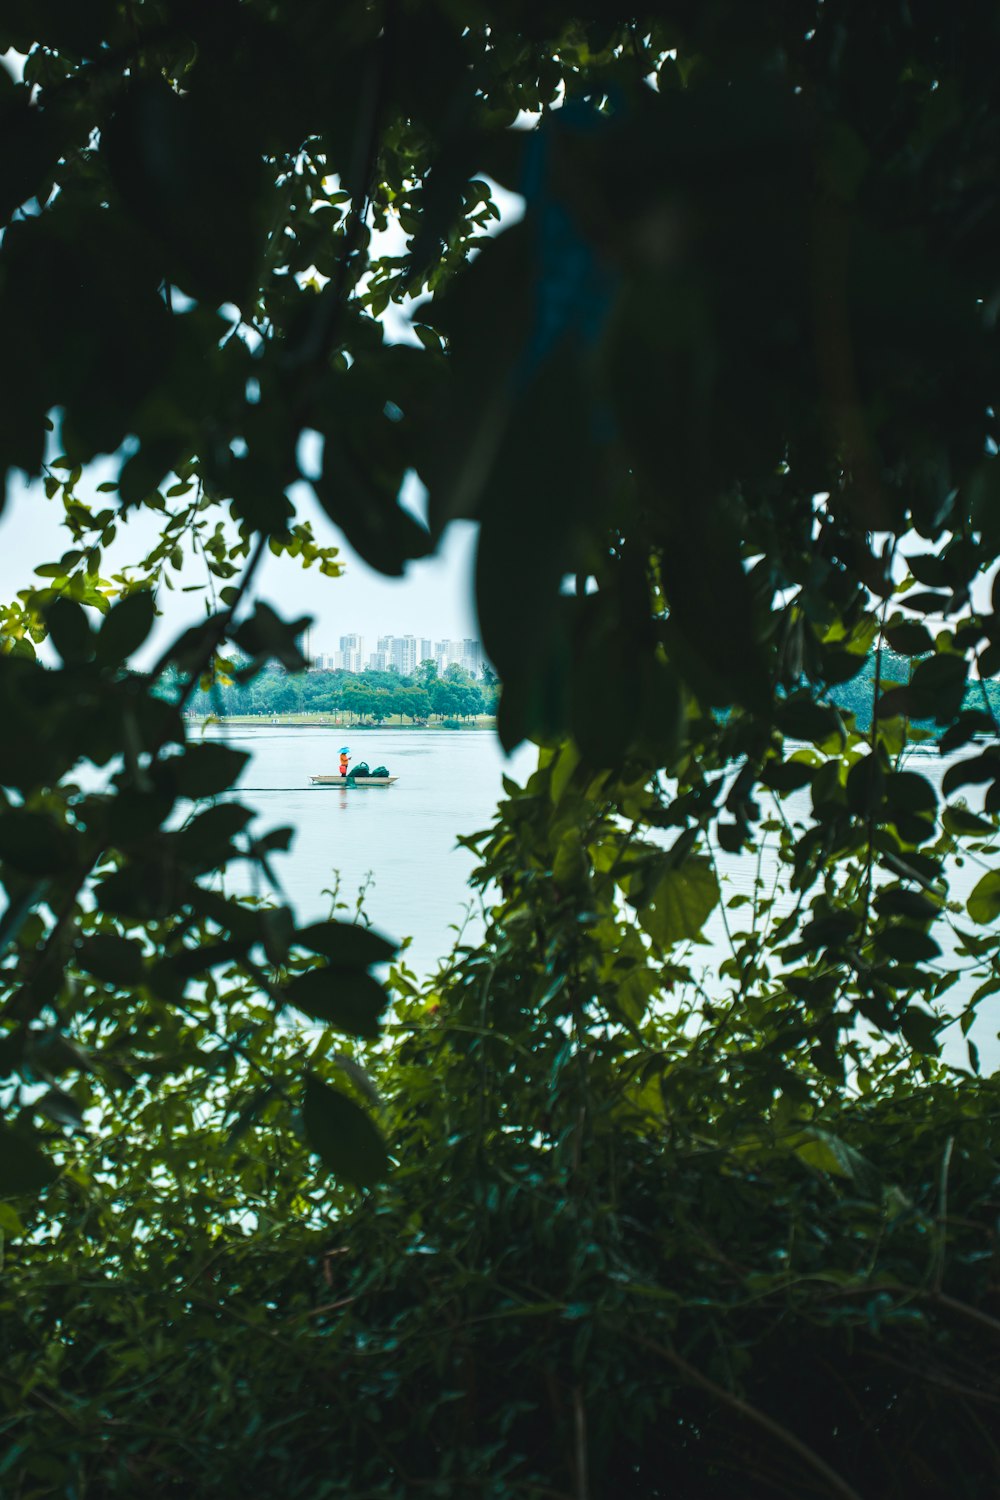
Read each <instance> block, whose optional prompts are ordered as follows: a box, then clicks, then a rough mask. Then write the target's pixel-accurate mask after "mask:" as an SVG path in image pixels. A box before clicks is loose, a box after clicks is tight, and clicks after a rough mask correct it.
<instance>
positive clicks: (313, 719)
mask: <svg viewBox="0 0 1000 1500" xmlns="http://www.w3.org/2000/svg"><path fill="white" fill-rule="evenodd" d="M185 717H186V718H187V719H188V722H189V723H193V724H197V725H200V727H201V728H203V729H204V728H206V727H208V726H210V725H212V724H226V725H238V726H245V727H246V728H248V729H249V728H261V729H275V728H279V729H280V728H284V729H338V730H341V731H344V732H346V731H348V730H349V731H350V732H351V734H367V733H368V732H370V731H374V730H380V729H391V730H392V731H393V732H395V731H396V730H399V729H405V730H416V731H417V732H418V733H421V734H423V733H426V732H427V731H428V730H434V731H437V730H442V729H443V730H445V731H446V732H447V733H448V734H463V733H475V732H477V731H481V730H484V729H491V730H492V729H496V723H497V721H496V716H495V715H494V714H479V715H477V717H476V718H474V719H469V720H456V719H444V718H439V719H435V720H431V721H429V722H428V723H426V724H419V723H418V724H412V723H411V724H406V723H403V722H402V721H401V720H400V718H399V717H398V716H397V715H394V716H393V718H392V719H383V721H382V722H381V723H380V724H371V723H362V722H361V721H360V720H359V721H356V722H354V721H350V720H348V719H346V718H343V717H341V716H340V715H337V714H316V713H312V714H309V713H299V714H294V713H293V714H187V715H186V716H185Z"/></svg>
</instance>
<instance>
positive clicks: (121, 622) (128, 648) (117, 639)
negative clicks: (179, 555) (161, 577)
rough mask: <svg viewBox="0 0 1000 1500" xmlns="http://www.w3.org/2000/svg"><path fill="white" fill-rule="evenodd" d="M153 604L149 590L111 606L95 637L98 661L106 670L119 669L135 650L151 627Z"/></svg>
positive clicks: (127, 596) (129, 595) (154, 606)
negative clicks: (110, 668) (108, 668)
mask: <svg viewBox="0 0 1000 1500" xmlns="http://www.w3.org/2000/svg"><path fill="white" fill-rule="evenodd" d="M155 618H156V605H155V603H154V601H153V595H152V593H151V592H150V590H149V589H141V590H139V591H138V592H137V593H134V594H128V595H126V597H125V598H124V599H120V600H119V601H118V603H117V604H113V605H112V607H111V608H110V609H109V610H108V613H107V614H106V615H105V617H104V619H103V621H102V623H101V628H100V631H99V632H98V636H97V643H96V652H97V660H98V661H99V662H100V663H101V665H102V666H105V667H120V666H121V665H122V664H123V663H124V662H126V661H127V660H128V658H129V657H130V656H131V655H132V653H133V651H137V650H138V649H139V647H140V646H141V645H142V643H143V641H145V639H146V637H147V636H148V635H149V632H150V631H151V630H152V628H153V621H154V620H155Z"/></svg>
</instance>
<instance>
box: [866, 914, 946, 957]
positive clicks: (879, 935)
mask: <svg viewBox="0 0 1000 1500" xmlns="http://www.w3.org/2000/svg"><path fill="white" fill-rule="evenodd" d="M875 946H876V947H877V948H879V949H880V950H881V951H882V952H883V953H887V954H888V955H889V957H890V958H895V959H898V960H899V961H900V962H901V963H923V962H924V961H925V960H926V959H930V958H937V957H938V956H939V955H940V952H941V949H940V948H939V947H938V945H937V943H936V942H935V941H934V939H933V938H932V937H931V936H930V934H929V933H926V932H921V931H920V929H919V927H906V926H904V925H903V924H902V923H895V922H894V923H892V924H890V925H889V926H888V927H883V928H882V929H881V931H879V932H876V933H875Z"/></svg>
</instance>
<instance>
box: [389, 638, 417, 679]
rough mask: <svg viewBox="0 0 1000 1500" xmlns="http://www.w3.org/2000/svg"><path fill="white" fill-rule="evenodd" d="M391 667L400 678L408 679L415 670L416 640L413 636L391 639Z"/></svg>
mask: <svg viewBox="0 0 1000 1500" xmlns="http://www.w3.org/2000/svg"><path fill="white" fill-rule="evenodd" d="M392 665H393V666H394V667H395V669H396V671H397V672H398V673H399V675H400V676H401V677H409V676H410V674H411V673H413V672H415V671H416V670H417V638H416V636H413V635H396V636H393V638H392Z"/></svg>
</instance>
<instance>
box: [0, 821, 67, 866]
mask: <svg viewBox="0 0 1000 1500" xmlns="http://www.w3.org/2000/svg"><path fill="white" fill-rule="evenodd" d="M70 852H71V845H70V836H69V834H68V833H67V831H66V829H65V828H63V827H62V825H61V824H59V823H57V822H56V821H55V819H54V818H52V817H50V816H49V814H48V813H43V812H33V811H31V810H30V809H28V808H9V809H8V810H7V811H6V812H3V813H0V860H2V861H3V862H4V864H7V865H10V866H11V867H12V868H13V869H15V870H20V871H21V872H22V873H23V874H25V875H57V874H60V873H61V872H62V871H63V870H65V868H66V864H67V862H68V859H69V856H70Z"/></svg>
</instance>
